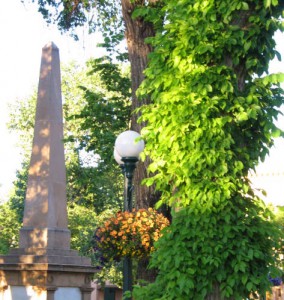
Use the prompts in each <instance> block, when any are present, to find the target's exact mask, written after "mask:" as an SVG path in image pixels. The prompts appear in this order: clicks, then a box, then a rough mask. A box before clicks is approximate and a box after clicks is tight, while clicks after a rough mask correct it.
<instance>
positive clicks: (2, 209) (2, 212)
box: [0, 203, 21, 254]
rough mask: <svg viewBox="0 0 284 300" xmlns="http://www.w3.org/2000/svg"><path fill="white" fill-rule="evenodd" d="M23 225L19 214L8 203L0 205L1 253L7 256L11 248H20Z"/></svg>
mask: <svg viewBox="0 0 284 300" xmlns="http://www.w3.org/2000/svg"><path fill="white" fill-rule="evenodd" d="M20 225H21V223H20V222H19V221H18V218H17V214H16V212H15V211H14V210H12V209H11V208H10V207H9V205H8V204H7V203H4V204H1V205H0V253H1V254H7V253H8V251H9V249H10V248H15V247H17V246H18V241H19V237H18V235H19V230H20Z"/></svg>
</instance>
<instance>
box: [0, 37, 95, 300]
mask: <svg viewBox="0 0 284 300" xmlns="http://www.w3.org/2000/svg"><path fill="white" fill-rule="evenodd" d="M94 272H95V271H94V268H92V267H91V263H90V259H89V258H86V257H80V256H79V255H78V253H77V252H76V251H74V250H70V231H69V230H68V224H67V205H66V170H65V158H64V145H63V117H62V98H61V75H60V60H59V49H58V48H57V46H56V45H55V44H54V43H52V42H51V43H48V44H47V45H46V46H44V47H43V49H42V58H41V67H40V78H39V85H38V98H37V106H36V117H35V128H34V139H33V148H32V154H31V161H30V167H29V175H28V185H27V193H26V199H25V208H24V219H23V227H22V228H21V230H20V247H19V248H18V249H11V250H10V253H9V254H8V255H6V256H0V298H1V293H2V298H1V299H4V300H6V299H10V298H9V296H7V295H8V294H9V293H10V294H12V295H13V293H14V294H15V295H17V293H18V294H21V298H17V297H16V298H14V297H12V300H25V299H31V298H28V297H30V296H28V295H31V294H32V293H33V292H34V293H36V294H35V297H36V298H32V299H41V300H45V299H46V300H53V299H54V300H59V299H63V298H65V299H72V300H77V299H78V300H81V299H84V300H87V299H90V293H91V290H92V289H91V288H90V281H91V280H90V278H91V276H92V274H94ZM28 288H29V289H30V291H29V293H28V292H27V289H28ZM8 290H9V291H10V292H8ZM66 297H67V298H66ZM76 297H77V298H76Z"/></svg>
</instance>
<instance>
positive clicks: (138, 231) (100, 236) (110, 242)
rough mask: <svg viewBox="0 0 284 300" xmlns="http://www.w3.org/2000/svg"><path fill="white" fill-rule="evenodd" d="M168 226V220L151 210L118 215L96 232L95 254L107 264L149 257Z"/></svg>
mask: <svg viewBox="0 0 284 300" xmlns="http://www.w3.org/2000/svg"><path fill="white" fill-rule="evenodd" d="M168 225H169V220H168V219H167V218H166V217H164V216H163V215H162V214H161V213H158V212H157V211H156V210H154V209H152V208H148V209H139V210H135V209H134V210H132V211H131V212H128V211H126V212H118V213H116V214H115V215H114V216H113V217H111V218H109V219H108V220H106V221H105V222H104V224H103V226H101V227H99V228H98V229H97V230H96V232H95V236H94V239H95V247H94V250H95V252H97V253H100V256H101V257H102V258H103V260H106V261H111V260H115V261H119V260H121V258H123V257H126V256H128V257H131V258H138V259H139V258H145V257H148V256H149V255H150V253H151V252H153V251H154V243H155V242H156V241H157V240H158V239H159V238H160V237H161V235H162V230H163V229H164V228H165V227H167V226H168Z"/></svg>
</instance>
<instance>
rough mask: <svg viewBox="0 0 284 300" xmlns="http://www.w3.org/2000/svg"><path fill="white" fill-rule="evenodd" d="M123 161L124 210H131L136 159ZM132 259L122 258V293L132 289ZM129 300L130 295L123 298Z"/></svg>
mask: <svg viewBox="0 0 284 300" xmlns="http://www.w3.org/2000/svg"><path fill="white" fill-rule="evenodd" d="M121 160H122V161H123V162H124V207H123V208H124V211H131V210H132V191H133V185H132V181H133V173H134V170H135V167H136V162H137V161H138V159H137V158H136V157H123V158H122V159H121ZM132 286H133V278H132V260H131V258H130V257H129V256H126V257H125V258H124V259H123V293H125V292H126V291H130V292H131V291H132ZM125 300H131V297H127V298H125Z"/></svg>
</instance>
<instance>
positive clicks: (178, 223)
mask: <svg viewBox="0 0 284 300" xmlns="http://www.w3.org/2000/svg"><path fill="white" fill-rule="evenodd" d="M248 211H249V214H248ZM269 215H270V212H269V211H267V209H265V208H263V207H262V203H257V202H256V201H248V200H247V199H242V198H241V197H236V198H235V201H232V202H229V203H228V205H227V207H225V208H222V209H221V210H218V209H215V210H214V211H203V213H201V212H200V211H196V210H195V209H194V208H192V207H190V206H188V207H186V208H184V209H182V210H181V211H179V212H177V213H176V214H175V215H174V217H173V223H172V224H171V225H170V227H169V228H168V230H166V231H165V233H164V235H163V236H162V238H161V239H160V240H159V241H158V242H157V244H156V247H157V251H156V252H154V253H153V259H152V260H151V267H156V268H159V275H158V277H157V279H156V281H155V283H153V284H150V285H149V286H147V287H146V288H142V289H141V288H140V289H136V291H135V294H134V298H135V299H145V298H147V299H167V300H170V299H175V300H177V299H188V298H189V297H194V299H197V300H199V299H200V300H203V299H206V296H207V295H208V293H210V292H212V291H213V289H214V287H215V285H216V283H217V284H218V285H219V287H220V290H221V299H244V297H246V298H249V297H250V295H251V294H253V293H254V292H258V293H259V294H264V292H265V291H266V290H268V289H269V288H270V282H269V280H268V272H267V267H268V266H269V265H270V266H273V265H275V262H276V261H277V254H276V253H275V250H274V249H275V248H274V247H276V248H279V244H278V238H279V237H280V236H281V231H279V230H278V227H277V226H275V227H273V226H272V225H271V223H270V222H269ZM268 236H269V237H271V238H267V237H268ZM181 253H182V255H181ZM169 270H170V272H169ZM270 271H271V274H274V275H275V274H276V275H279V272H277V271H276V270H275V269H273V268H272V269H271V270H270ZM275 277H276V276H275Z"/></svg>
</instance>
